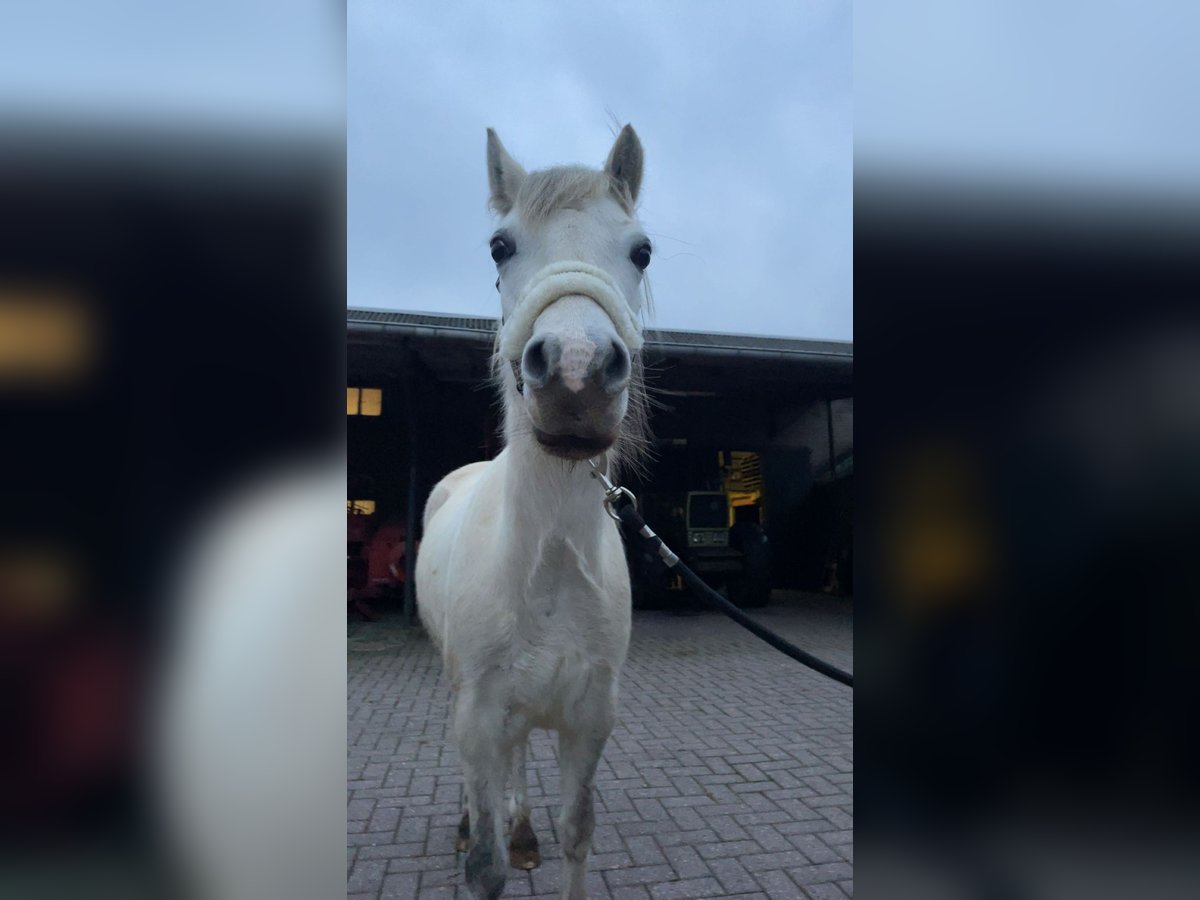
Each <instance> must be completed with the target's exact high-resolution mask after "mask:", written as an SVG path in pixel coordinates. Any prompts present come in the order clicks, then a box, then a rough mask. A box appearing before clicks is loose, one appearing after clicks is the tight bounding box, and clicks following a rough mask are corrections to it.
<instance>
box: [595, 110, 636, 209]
mask: <svg viewBox="0 0 1200 900" xmlns="http://www.w3.org/2000/svg"><path fill="white" fill-rule="evenodd" d="M604 171H605V172H607V173H608V174H609V177H610V178H612V179H613V181H614V182H616V183H617V184H619V185H622V186H623V187H624V188H625V189H626V190H628V191H629V199H630V200H632V201H633V202H634V203H637V198H638V190H639V189H640V188H641V186H642V142H641V141H639V140H638V136H637V132H635V131H634V130H633V126H632V125H626V126H625V127H624V128H622V129H621V133H620V134H618V135H617V140H616V143H614V144H613V147H612V150H610V151H609V152H608V162H606V163H605V164H604Z"/></svg>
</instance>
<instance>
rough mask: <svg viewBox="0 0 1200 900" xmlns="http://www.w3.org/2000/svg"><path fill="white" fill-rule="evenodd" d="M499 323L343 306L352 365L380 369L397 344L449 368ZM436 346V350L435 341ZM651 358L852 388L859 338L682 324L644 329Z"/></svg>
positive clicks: (483, 344) (488, 339)
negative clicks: (694, 328)
mask: <svg viewBox="0 0 1200 900" xmlns="http://www.w3.org/2000/svg"><path fill="white" fill-rule="evenodd" d="M498 326H499V322H498V321H497V320H496V319H493V318H490V317H481V316H459V315H451V314H446V313H431V312H412V311H399V310H382V309H354V308H350V309H347V310H346V327H347V332H348V334H347V337H348V346H349V348H350V360H349V361H350V365H351V368H352V369H355V368H358V369H364V368H365V369H371V368H377V367H378V366H379V365H380V364H381V363H382V362H383V361H384V360H385V359H389V358H394V356H395V353H396V351H397V349H398V347H399V346H400V345H407V346H409V347H412V348H413V349H415V350H416V351H417V352H418V353H420V355H421V357H422V358H423V359H425V360H426V361H430V360H431V358H433V357H436V360H434V362H435V368H445V367H446V366H448V365H449V364H450V363H451V362H452V361H453V360H454V359H455V358H460V357H461V351H464V350H473V351H474V352H473V353H472V355H474V356H478V350H479V349H481V348H482V349H489V348H490V346H491V344H492V341H493V339H494V338H495V334H496V330H497V328H498ZM435 346H436V347H437V348H438V350H437V352H436V354H435V353H433V352H431V351H432V350H433V348H434V347H435ZM643 353H644V354H645V356H646V359H647V361H648V362H663V361H667V362H671V363H676V364H678V365H680V366H685V367H706V368H709V369H729V368H736V369H738V370H741V371H742V373H743V374H742V375H740V376H738V377H751V373H749V372H748V371H747V369H748V366H749V365H750V364H753V368H754V372H753V377H755V379H756V380H761V379H763V378H764V377H766V378H778V379H787V380H794V379H797V378H799V379H801V380H804V381H807V382H810V383H813V384H826V385H840V386H842V387H845V388H848V386H849V385H850V383H851V380H852V374H853V364H854V343H853V342H852V341H818V340H805V339H799V338H786V337H769V336H763V335H751V334H722V333H717V332H709V331H684V330H681V329H658V328H650V329H647V330H646V347H645V349H644V351H643Z"/></svg>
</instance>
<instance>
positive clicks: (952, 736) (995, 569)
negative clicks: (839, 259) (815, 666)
mask: <svg viewBox="0 0 1200 900" xmlns="http://www.w3.org/2000/svg"><path fill="white" fill-rule="evenodd" d="M855 191H856V208H855V281H856V290H855V331H856V344H857V349H858V354H857V363H858V369H857V373H856V374H857V384H856V394H857V401H858V409H857V411H858V413H859V415H858V416H857V418H856V428H857V433H856V435H855V437H856V446H857V447H858V448H859V452H858V457H859V458H858V460H856V462H857V463H858V466H857V469H858V472H859V475H860V477H859V479H858V482H857V487H858V490H859V497H858V503H859V504H861V505H860V506H859V509H861V510H862V511H863V513H862V514H861V515H860V516H858V517H856V542H857V549H858V553H857V555H856V566H857V568H856V572H855V579H856V582H857V583H858V585H859V589H858V591H857V594H856V606H857V608H856V622H857V629H858V630H857V637H858V640H857V644H856V660H857V673H858V675H859V678H858V683H859V685H860V688H859V690H858V692H857V696H856V701H857V713H858V715H857V717H856V721H855V724H856V744H857V746H858V755H857V759H856V772H857V778H856V793H857V798H858V799H857V806H858V808H857V817H856V824H857V835H858V838H859V840H858V843H859V855H858V861H859V864H860V865H859V871H858V875H857V876H856V881H857V884H858V887H859V891H860V896H863V897H909V896H912V897H932V896H947V897H1038V896H1094V897H1100V896H1106V897H1107V896H1144V897H1149V896H1175V895H1176V894H1174V893H1172V891H1174V890H1175V889H1176V888H1179V889H1184V888H1191V887H1194V886H1195V884H1196V878H1197V874H1198V873H1197V868H1198V867H1197V866H1196V864H1195V857H1194V855H1192V854H1188V853H1186V852H1185V851H1184V848H1185V847H1186V846H1187V845H1186V844H1181V843H1180V841H1181V840H1182V839H1184V838H1185V837H1192V836H1194V834H1195V826H1196V819H1195V815H1194V814H1195V813H1196V811H1197V799H1198V798H1200V776H1198V775H1197V771H1196V769H1195V766H1194V761H1195V760H1196V759H1197V758H1200V738H1198V733H1197V729H1196V727H1195V714H1196V710H1197V709H1200V655H1198V654H1197V653H1196V651H1195V649H1194V646H1193V643H1194V640H1195V636H1196V635H1197V634H1198V633H1200V603H1198V602H1197V601H1198V598H1200V567H1198V565H1197V558H1198V554H1197V547H1198V544H1197V536H1198V535H1200V527H1198V526H1200V268H1198V264H1200V255H1198V254H1197V247H1200V240H1198V238H1200V220H1198V218H1197V216H1196V209H1195V205H1194V204H1191V203H1187V202H1183V201H1180V202H1165V201H1162V200H1160V201H1156V202H1151V201H1148V200H1142V199H1138V198H1136V197H1133V196H1130V195H1129V194H1125V195H1123V196H1117V195H1111V194H1110V195H1106V194H1105V193H1104V192H1102V191H1098V192H1090V193H1085V192H1082V191H1081V192H1076V193H1074V194H1070V193H1061V194H1058V195H1054V194H1051V193H1048V192H1046V191H1045V190H1035V189H1033V188H1032V187H1031V188H1030V189H1029V190H1024V191H1023V190H1020V189H1009V190H1005V191H1003V192H1001V191H988V190H984V189H982V188H981V187H979V186H978V185H977V184H973V183H971V182H969V181H968V182H966V183H960V184H954V183H951V182H949V180H947V179H943V178H931V179H926V180H905V179H901V178H899V177H886V176H885V175H879V176H878V177H877V176H876V175H875V173H863V172H861V171H860V174H859V177H858V179H857V181H856V187H855ZM1117 868H1120V869H1121V870H1122V873H1125V872H1126V870H1127V871H1128V874H1130V875H1135V874H1136V875H1137V876H1138V877H1139V878H1140V879H1141V880H1140V881H1137V880H1136V879H1135V883H1137V884H1140V886H1141V887H1140V888H1139V889H1138V892H1137V893H1128V892H1127V891H1128V890H1129V889H1130V888H1129V886H1128V884H1129V882H1128V881H1126V880H1124V879H1122V878H1116V877H1114V876H1113V873H1114V871H1115V869H1117ZM1102 873H1107V874H1102ZM1097 882H1098V884H1097ZM1086 885H1091V887H1090V888H1085V887H1084V886H1086ZM1160 890H1166V891H1167V892H1166V893H1160V892H1159V891H1160ZM1183 895H1184V896H1186V895H1188V894H1186V893H1185V894H1183ZM1190 895H1191V896H1196V893H1191V894H1190Z"/></svg>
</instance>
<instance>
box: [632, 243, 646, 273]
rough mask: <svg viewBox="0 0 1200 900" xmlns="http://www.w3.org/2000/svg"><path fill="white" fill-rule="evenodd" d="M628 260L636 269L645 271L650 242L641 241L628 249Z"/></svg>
mask: <svg viewBox="0 0 1200 900" xmlns="http://www.w3.org/2000/svg"><path fill="white" fill-rule="evenodd" d="M629 260H630V262H632V263H633V264H634V265H635V266H637V267H638V271H640V272H644V271H646V266H648V265H650V242H649V241H642V242H641V243H640V244H637V245H635V246H634V248H633V249H632V250H630V251H629Z"/></svg>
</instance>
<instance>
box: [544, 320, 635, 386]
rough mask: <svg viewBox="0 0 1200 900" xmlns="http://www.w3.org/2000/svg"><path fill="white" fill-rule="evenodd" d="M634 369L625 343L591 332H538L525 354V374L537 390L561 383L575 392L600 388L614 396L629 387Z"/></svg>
mask: <svg viewBox="0 0 1200 900" xmlns="http://www.w3.org/2000/svg"><path fill="white" fill-rule="evenodd" d="M631 371H632V365H631V363H630V359H629V351H628V350H626V349H625V345H624V344H622V343H621V342H620V341H619V340H616V339H614V338H612V337H609V336H604V335H600V334H595V333H591V332H589V333H587V334H586V335H583V336H582V337H573V338H564V337H562V336H560V335H557V334H553V333H549V334H539V335H535V336H534V337H533V338H531V339H530V341H529V343H528V344H526V345H525V350H524V352H523V353H522V354H521V377H522V378H523V379H524V381H525V383H526V384H527V385H529V386H530V387H532V388H533V389H534V390H535V391H538V390H544V389H546V388H549V387H551V386H553V385H554V383H555V382H560V383H561V384H562V386H563V387H565V388H566V389H567V390H568V391H570V392H572V393H576V394H579V393H581V392H584V391H586V390H587V389H588V388H589V387H591V388H599V389H600V391H601V392H602V393H603V394H604V395H605V396H606V397H610V398H611V397H613V396H615V395H617V394H619V393H621V391H623V390H625V388H627V387H628V386H629V376H630V373H631Z"/></svg>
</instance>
